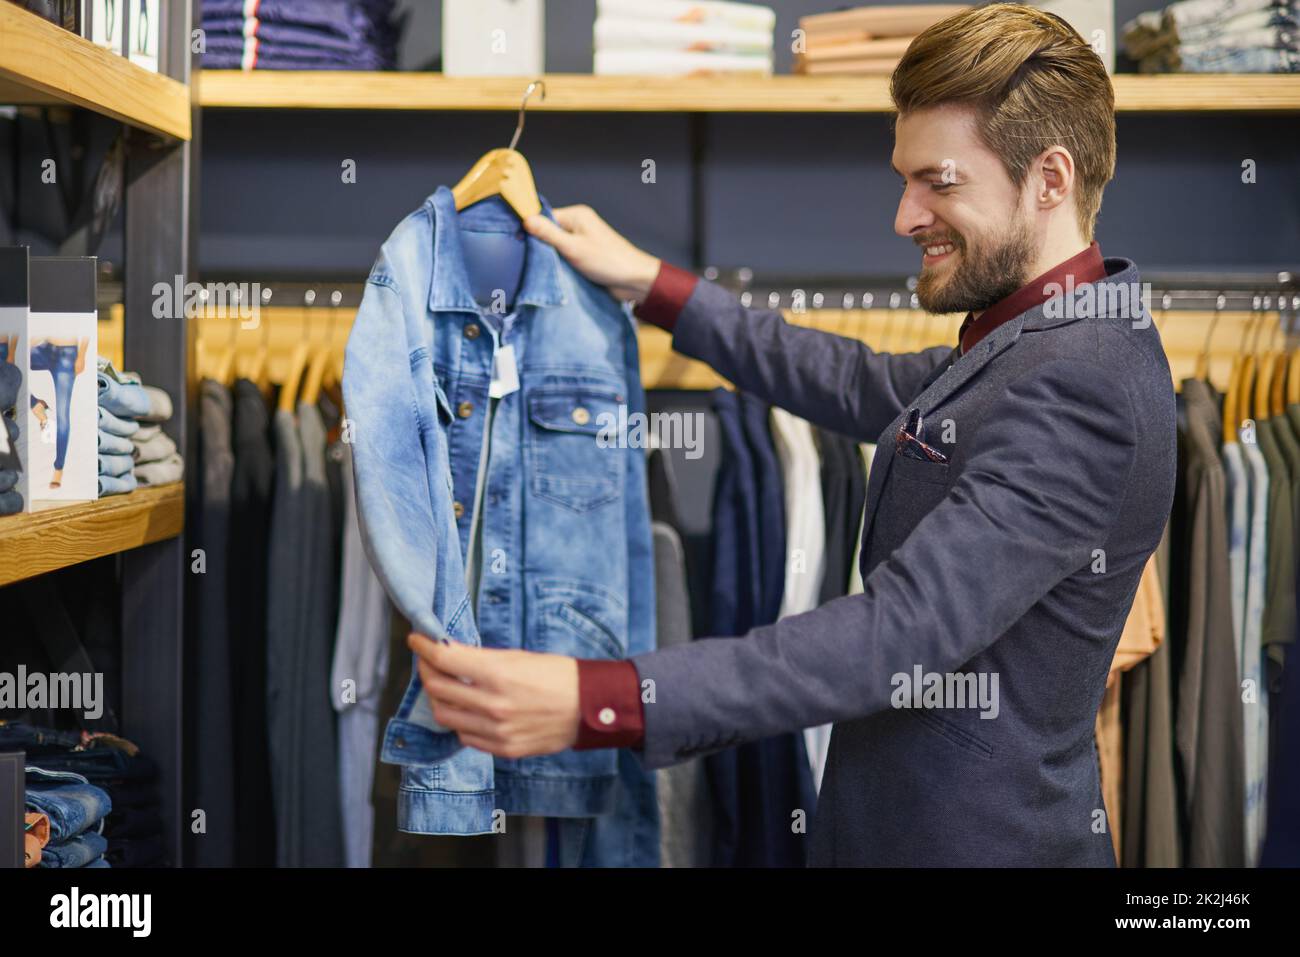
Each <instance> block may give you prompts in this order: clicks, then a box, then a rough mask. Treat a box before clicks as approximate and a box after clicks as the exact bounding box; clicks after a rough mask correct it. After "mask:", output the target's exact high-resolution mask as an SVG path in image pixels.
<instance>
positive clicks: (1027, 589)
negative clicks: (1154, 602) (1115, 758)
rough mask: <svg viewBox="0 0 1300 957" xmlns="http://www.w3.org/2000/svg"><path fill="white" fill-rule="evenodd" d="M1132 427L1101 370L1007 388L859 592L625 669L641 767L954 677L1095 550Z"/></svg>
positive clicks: (1108, 372)
mask: <svg viewBox="0 0 1300 957" xmlns="http://www.w3.org/2000/svg"><path fill="white" fill-rule="evenodd" d="M1134 421H1135V420H1134V410H1133V408H1132V402H1131V399H1130V398H1129V396H1128V392H1127V389H1126V386H1125V383H1124V382H1123V381H1122V379H1121V377H1120V376H1119V375H1118V374H1117V373H1116V371H1115V370H1112V369H1108V368H1104V367H1102V366H1100V365H1096V364H1093V363H1089V362H1085V361H1081V360H1078V359H1072V360H1055V361H1052V362H1049V363H1045V364H1043V365H1040V366H1038V367H1036V368H1035V369H1034V370H1032V371H1031V372H1029V373H1026V374H1025V375H1024V376H1022V377H1021V378H1019V379H1018V380H1015V381H1014V382H1012V383H1011V384H1010V386H1009V387H1008V390H1007V391H1006V392H1005V393H1004V394H1003V396H1002V397H1001V398H1000V399H999V400H998V401H997V402H996V403H995V404H994V407H993V408H992V409H991V410H990V413H989V418H988V422H989V423H990V424H989V426H988V427H987V428H984V429H980V430H979V431H978V433H977V434H975V435H972V436H971V437H969V438H967V439H966V440H965V441H968V442H971V443H973V447H972V448H971V449H970V450H969V458H968V459H967V461H966V466H965V468H964V469H963V471H962V473H961V475H960V476H959V477H958V478H957V480H956V481H955V482H954V484H953V486H952V488H951V489H949V491H948V493H947V495H946V496H945V497H944V498H943V499H942V500H941V501H940V503H939V504H938V505H937V506H936V507H935V508H934V509H933V510H932V511H930V512H929V513H928V514H927V515H926V516H925V517H924V518H923V519H922V520H921V521H920V523H918V525H917V526H916V528H915V529H914V530H913V531H912V534H911V535H909V536H908V538H907V539H906V540H905V541H904V542H903V544H902V545H901V546H899V548H897V549H896V550H895V551H894V552H893V554H891V555H890V557H889V558H888V559H887V560H885V561H883V562H881V563H880V564H879V565H878V566H877V567H876V568H875V569H874V570H873V571H872V572H871V573H870V575H868V576H867V578H866V580H865V582H864V585H865V591H864V592H863V593H862V594H860V595H851V596H847V597H844V598H838V599H835V600H833V601H831V602H828V603H827V604H825V605H823V606H821V607H820V608H817V609H815V610H813V611H810V612H806V613H805V614H802V615H795V616H791V617H789V618H785V619H783V620H781V621H778V622H777V623H775V624H773V625H768V626H765V627H762V628H756V629H754V630H753V631H751V632H749V634H747V635H744V636H742V637H738V638H711V639H708V640H705V641H695V642H692V643H690V644H688V645H683V646H677V647H673V648H668V649H665V650H662V651H658V652H655V653H653V654H649V655H642V656H639V657H636V658H634V659H633V662H634V664H635V665H636V668H637V672H638V675H639V677H640V678H641V681H642V683H643V685H644V683H645V681H646V680H647V679H649V680H651V681H653V686H652V687H653V689H654V698H653V701H651V702H647V704H646V705H645V729H646V730H645V741H644V745H643V747H644V750H643V752H642V760H643V761H644V762H645V763H646V765H647V766H648V767H652V768H655V767H662V766H664V765H668V764H672V763H674V762H676V761H680V760H683V759H685V758H688V757H692V756H694V755H696V754H704V753H709V752H711V751H716V750H719V749H720V748H723V747H728V746H730V745H733V744H737V743H740V742H741V741H746V740H751V739H756V738H762V737H766V736H768V735H772V734H778V733H781V732H786V731H793V730H796V729H799V728H806V727H811V726H813V725H818V724H824V723H827V722H834V721H845V720H849V719H852V718H858V717H863V716H866V715H869V714H873V713H876V712H880V711H883V710H885V709H886V708H888V707H889V706H890V696H891V694H892V692H893V689H894V685H893V683H892V682H891V677H892V676H893V675H895V674H897V673H900V672H901V673H910V671H911V669H912V668H913V666H914V665H915V664H917V663H921V664H922V665H923V666H924V667H925V669H926V670H927V671H938V672H948V671H954V670H956V669H958V668H959V667H960V666H961V665H963V664H964V663H966V662H968V661H969V660H970V659H971V658H973V657H975V656H976V655H977V654H979V653H980V652H981V651H983V650H984V649H985V648H987V647H988V646H989V645H991V644H992V643H993V642H994V641H995V640H996V639H997V638H998V637H999V636H1000V635H1002V634H1003V633H1004V632H1005V631H1007V630H1008V629H1009V628H1010V627H1011V626H1012V625H1013V624H1014V623H1015V622H1016V621H1017V620H1019V619H1020V618H1021V617H1022V616H1023V615H1024V614H1025V613H1026V612H1027V611H1028V610H1029V609H1030V608H1031V607H1032V606H1033V605H1035V604H1036V603H1037V602H1039V601H1040V600H1041V599H1042V598H1043V596H1044V595H1046V594H1047V593H1048V592H1049V591H1050V590H1051V589H1052V588H1053V587H1054V586H1056V585H1057V584H1058V583H1059V582H1061V581H1062V580H1063V579H1065V578H1066V577H1067V576H1069V575H1071V574H1072V573H1074V572H1076V571H1077V570H1079V569H1081V568H1084V567H1086V566H1087V565H1088V564H1089V563H1090V562H1091V561H1092V559H1093V550H1094V549H1097V548H1105V546H1106V544H1107V538H1108V536H1109V533H1110V530H1111V528H1112V527H1113V525H1114V523H1115V520H1116V516H1117V514H1118V511H1119V508H1120V506H1121V504H1122V501H1123V497H1124V493H1125V489H1126V487H1127V485H1128V482H1129V476H1130V473H1131V472H1132V469H1133V465H1134V461H1135V451H1136V450H1135V444H1134V438H1133V436H1134V429H1133V425H1134ZM1006 423H1014V424H1015V427H1014V428H1012V427H1009V426H1007V425H1006ZM888 480H889V477H887V478H886V481H888Z"/></svg>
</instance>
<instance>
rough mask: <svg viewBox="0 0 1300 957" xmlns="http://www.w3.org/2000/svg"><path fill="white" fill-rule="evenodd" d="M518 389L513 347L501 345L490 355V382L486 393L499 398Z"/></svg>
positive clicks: (517, 373)
mask: <svg viewBox="0 0 1300 957" xmlns="http://www.w3.org/2000/svg"><path fill="white" fill-rule="evenodd" d="M518 391H519V369H518V367H517V366H516V365H515V347H514V346H501V347H500V348H498V349H497V351H496V353H495V354H494V355H493V356H492V384H491V385H490V386H488V395H489V396H491V397H492V398H494V399H500V398H502V397H503V396H507V395H509V394H510V393H511V392H518Z"/></svg>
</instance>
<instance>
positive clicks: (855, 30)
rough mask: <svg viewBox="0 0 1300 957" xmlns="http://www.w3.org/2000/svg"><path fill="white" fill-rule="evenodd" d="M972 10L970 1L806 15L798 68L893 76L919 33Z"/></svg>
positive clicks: (801, 24)
mask: <svg viewBox="0 0 1300 957" xmlns="http://www.w3.org/2000/svg"><path fill="white" fill-rule="evenodd" d="M966 9H969V8H968V6H967V5H966V4H950V3H940V4H915V3H912V4H904V5H902V6H888V7H856V8H854V9H852V10H836V11H835V12H834V13H818V14H814V15H813V16H809V17H801V18H800V20H799V28H800V30H802V31H803V35H802V40H803V45H802V49H798V48H796V50H795V56H794V72H796V73H807V74H858V75H864V74H866V75H871V74H875V75H888V74H890V73H893V72H894V67H896V66H898V61H899V60H900V59H902V56H903V54H904V53H905V52H906V51H907V48H908V46H909V45H910V44H911V42H912V40H913V39H914V38H915V37H916V35H917V34H918V33H920V32H921V31H922V30H924V29H926V28H927V27H930V26H932V25H934V24H936V23H938V22H939V21H940V20H944V19H947V18H948V17H950V16H952V15H953V14H956V13H961V12H962V11H963V10H966Z"/></svg>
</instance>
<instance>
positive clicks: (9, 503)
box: [0, 491, 23, 515]
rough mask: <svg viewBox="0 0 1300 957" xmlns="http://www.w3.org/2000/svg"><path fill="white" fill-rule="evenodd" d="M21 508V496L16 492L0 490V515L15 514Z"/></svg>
mask: <svg viewBox="0 0 1300 957" xmlns="http://www.w3.org/2000/svg"><path fill="white" fill-rule="evenodd" d="M22 510H23V497H22V495H20V494H19V493H18V492H14V491H9V492H0V515H17V514H18V513H19V512H21V511H22Z"/></svg>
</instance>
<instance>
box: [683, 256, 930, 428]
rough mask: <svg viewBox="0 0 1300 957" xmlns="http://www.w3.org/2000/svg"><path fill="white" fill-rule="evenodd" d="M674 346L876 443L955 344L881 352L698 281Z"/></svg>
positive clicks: (781, 402) (803, 413)
mask: <svg viewBox="0 0 1300 957" xmlns="http://www.w3.org/2000/svg"><path fill="white" fill-rule="evenodd" d="M673 348H674V349H676V350H677V351H678V352H680V353H683V354H684V355H688V356H691V357H692V358H695V359H700V360H702V361H704V362H707V363H708V364H709V365H710V366H712V367H713V368H714V369H716V370H717V371H718V372H719V373H720V374H721V375H722V376H723V377H725V378H726V379H728V380H730V381H731V382H733V383H735V384H736V386H737V387H738V388H740V389H742V390H744V391H745V392H749V393H752V394H754V395H756V396H758V397H759V398H762V399H764V400H765V401H767V402H770V403H771V404H772V405H776V406H780V407H781V408H783V409H786V410H788V411H790V412H793V413H794V414H795V415H797V416H799V417H800V418H803V419H806V420H808V421H809V422H812V423H814V424H816V425H820V426H822V427H823V428H827V429H832V430H833V431H836V432H839V433H841V434H843V435H848V436H851V437H852V438H854V439H856V440H857V441H859V442H874V441H876V439H877V437H879V435H880V433H881V432H882V431H883V430H884V429H885V427H886V426H888V425H889V423H890V422H892V421H893V420H894V418H895V417H896V416H897V415H898V413H899V412H901V411H902V410H903V408H904V407H905V406H906V404H907V403H908V402H910V401H911V400H912V399H914V398H915V397H916V396H917V395H918V394H919V393H920V391H921V387H922V383H924V382H925V380H926V378H927V377H928V376H929V375H930V374H931V373H932V372H933V371H934V370H935V369H936V368H937V367H938V366H939V364H940V363H941V362H943V361H944V360H946V359H947V358H948V356H949V355H951V353H952V347H951V346H935V347H933V348H931V349H925V350H923V351H921V352H909V353H899V354H890V353H883V352H876V351H874V350H873V349H871V348H869V347H868V346H867V345H866V344H865V343H862V342H859V341H858V340H856V339H847V338H845V337H844V336H837V335H834V334H832V333H829V332H823V331H821V330H819V329H808V328H804V327H802V326H794V325H791V324H790V323H788V322H786V321H785V317H783V316H782V315H781V313H780V312H779V311H776V310H773V309H748V308H746V307H744V306H742V305H741V304H740V300H739V299H737V298H736V296H735V295H733V294H732V293H730V292H728V291H727V290H726V289H724V288H722V287H721V286H719V285H717V284H716V283H712V282H708V281H707V280H700V281H699V282H698V283H697V284H696V286H695V289H694V291H693V292H692V293H691V296H690V298H689V299H688V300H687V301H686V305H685V307H684V308H683V309H682V311H681V314H680V315H679V316H678V318H677V322H676V324H675V326H674V327H673Z"/></svg>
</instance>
